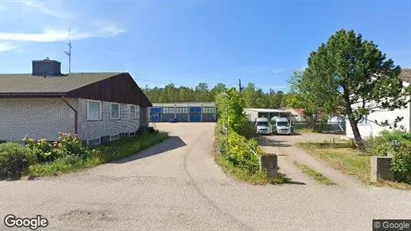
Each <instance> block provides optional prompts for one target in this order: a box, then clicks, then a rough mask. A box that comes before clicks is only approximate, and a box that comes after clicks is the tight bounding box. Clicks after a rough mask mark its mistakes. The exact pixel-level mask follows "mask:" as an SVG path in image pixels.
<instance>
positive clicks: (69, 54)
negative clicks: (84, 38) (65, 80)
mask: <svg viewBox="0 0 411 231" xmlns="http://www.w3.org/2000/svg"><path fill="white" fill-rule="evenodd" d="M70 35H71V27H69V42H68V44H67V45H68V51H64V53H66V55H68V57H69V74H70V73H71V38H70Z"/></svg>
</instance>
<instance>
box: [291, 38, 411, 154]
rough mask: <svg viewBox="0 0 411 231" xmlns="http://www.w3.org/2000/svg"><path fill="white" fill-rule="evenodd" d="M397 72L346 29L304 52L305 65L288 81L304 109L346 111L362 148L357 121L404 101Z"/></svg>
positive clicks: (406, 91) (406, 92)
mask: <svg viewBox="0 0 411 231" xmlns="http://www.w3.org/2000/svg"><path fill="white" fill-rule="evenodd" d="M400 71H401V69H400V67H399V66H395V65H394V62H393V61H392V60H391V59H387V58H386V55H385V54H383V53H382V52H381V51H380V50H379V49H378V46H377V45H376V44H374V43H373V42H372V41H367V40H363V39H362V36H361V34H356V33H355V32H354V31H352V30H351V31H346V30H340V31H337V32H336V33H335V34H334V35H332V36H331V37H330V38H329V40H328V41H327V43H326V44H324V43H323V44H321V46H320V47H319V48H318V50H317V51H315V52H312V53H311V54H310V57H309V58H308V67H307V68H306V69H305V71H304V72H303V73H302V74H301V75H297V76H294V79H293V80H292V84H293V87H294V89H298V93H300V96H301V97H303V98H304V102H310V104H309V105H308V109H312V108H316V109H317V111H318V110H320V111H322V112H326V113H344V114H346V115H348V119H349V122H350V126H351V128H352V131H353V133H354V137H355V141H356V143H357V145H358V147H359V149H360V150H361V151H362V152H364V151H365V147H364V142H363V140H362V137H361V134H360V132H359V130H358V122H359V121H360V120H362V119H364V117H365V116H366V115H368V114H369V113H371V112H375V111H379V110H393V109H396V108H401V107H404V106H405V105H406V103H407V98H406V96H407V95H409V94H410V88H404V87H403V85H402V81H401V80H400V79H399V78H398V75H399V74H400ZM306 106H307V105H306ZM375 122H377V123H379V122H378V121H375ZM385 122H387V121H385ZM382 123H383V122H382Z"/></svg>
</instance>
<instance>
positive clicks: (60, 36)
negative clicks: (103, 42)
mask: <svg viewBox="0 0 411 231" xmlns="http://www.w3.org/2000/svg"><path fill="white" fill-rule="evenodd" d="M123 32H125V30H123V29H121V28H120V27H118V26H116V25H114V24H111V25H106V26H103V27H99V28H97V29H94V30H88V31H81V30H72V32H71V39H72V40H81V39H88V38H101V37H111V36H115V35H118V34H120V33H123ZM0 40H7V41H25V42H59V41H67V40H68V31H67V30H61V29H59V30H55V29H47V30H45V31H43V32H41V33H0Z"/></svg>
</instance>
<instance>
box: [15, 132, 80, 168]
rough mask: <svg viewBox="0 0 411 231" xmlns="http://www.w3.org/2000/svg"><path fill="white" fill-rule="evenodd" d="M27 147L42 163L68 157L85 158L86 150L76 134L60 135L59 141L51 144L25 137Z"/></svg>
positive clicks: (43, 140)
mask: <svg viewBox="0 0 411 231" xmlns="http://www.w3.org/2000/svg"><path fill="white" fill-rule="evenodd" d="M23 141H24V142H25V143H26V147H27V148H28V149H29V150H30V151H31V152H32V153H33V155H34V156H36V158H37V160H38V161H39V162H40V163H44V162H50V161H54V160H56V159H58V158H60V157H64V156H67V155H76V156H80V157H83V156H85V155H86V148H85V147H83V145H82V143H81V140H80V139H79V137H78V136H77V135H76V134H70V133H62V132H60V133H59V137H58V141H56V142H53V143H50V142H48V141H47V140H46V139H40V140H34V139H31V138H28V137H25V138H24V139H23Z"/></svg>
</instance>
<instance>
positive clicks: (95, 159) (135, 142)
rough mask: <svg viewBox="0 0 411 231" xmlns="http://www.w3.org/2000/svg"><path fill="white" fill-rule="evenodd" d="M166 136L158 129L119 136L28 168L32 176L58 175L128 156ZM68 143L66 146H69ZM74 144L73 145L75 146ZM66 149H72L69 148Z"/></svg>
mask: <svg viewBox="0 0 411 231" xmlns="http://www.w3.org/2000/svg"><path fill="white" fill-rule="evenodd" d="M167 138H168V134H167V133H164V132H158V131H154V132H150V133H147V134H146V135H139V136H136V137H129V138H121V139H119V140H117V141H115V142H113V143H109V144H103V145H99V146H97V147H95V148H94V149H90V148H84V149H85V154H84V155H83V156H81V155H78V154H76V153H72V154H69V155H65V156H63V157H60V158H58V159H56V160H54V161H52V162H47V163H41V164H36V165H34V166H31V167H30V168H29V170H30V174H31V175H32V176H50V175H58V174H59V173H64V172H71V171H77V170H81V169H85V168H89V167H93V166H97V165H100V164H103V163H107V162H110V161H113V160H117V159H121V158H125V157H128V156H130V155H133V154H136V153H138V152H140V151H142V150H144V149H147V148H148V147H150V146H152V145H154V144H157V143H160V142H162V141H163V140H165V139H167ZM63 142H64V141H63ZM72 142H74V143H77V142H76V141H72V140H71V141H70V142H68V143H70V145H72ZM70 145H68V146H69V147H71V146H70ZM76 145H78V144H76ZM76 145H74V146H75V147H76ZM63 146H64V145H63ZM67 149H69V150H73V149H70V148H67ZM74 150H79V149H74ZM78 153H81V152H78Z"/></svg>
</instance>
